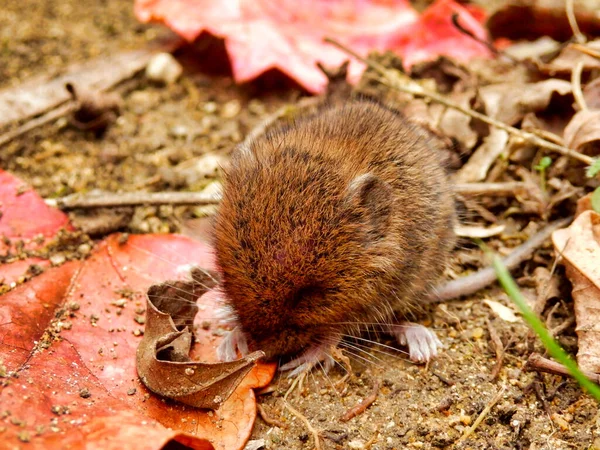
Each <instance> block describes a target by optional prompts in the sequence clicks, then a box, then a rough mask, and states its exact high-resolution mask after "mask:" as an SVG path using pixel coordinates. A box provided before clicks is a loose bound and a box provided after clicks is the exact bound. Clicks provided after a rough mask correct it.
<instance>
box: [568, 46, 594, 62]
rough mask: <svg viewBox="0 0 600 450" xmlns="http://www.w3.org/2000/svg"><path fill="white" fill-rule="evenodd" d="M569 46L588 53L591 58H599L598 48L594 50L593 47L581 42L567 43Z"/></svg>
mask: <svg viewBox="0 0 600 450" xmlns="http://www.w3.org/2000/svg"><path fill="white" fill-rule="evenodd" d="M569 47H571V48H574V49H575V50H577V51H580V52H581V53H585V54H586V55H589V56H591V57H593V58H598V59H600V52H599V51H598V50H594V49H593V48H590V47H587V46H585V45H582V44H569Z"/></svg>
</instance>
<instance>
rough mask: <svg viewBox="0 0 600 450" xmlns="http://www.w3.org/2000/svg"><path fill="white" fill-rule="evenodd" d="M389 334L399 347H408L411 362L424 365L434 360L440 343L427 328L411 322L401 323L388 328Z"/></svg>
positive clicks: (440, 345)
mask: <svg viewBox="0 0 600 450" xmlns="http://www.w3.org/2000/svg"><path fill="white" fill-rule="evenodd" d="M389 331H390V333H391V334H392V335H393V336H394V337H395V338H396V339H397V340H398V343H399V344H400V345H404V346H406V347H408V355H409V358H410V360H411V361H412V362H415V363H425V362H429V361H430V360H431V359H432V358H435V357H436V356H437V354H438V348H441V347H442V343H441V342H440V340H439V339H438V337H437V336H436V335H435V333H434V332H433V331H432V330H430V329H429V328H427V327H425V326H423V325H420V324H418V323H412V322H401V323H399V324H398V325H391V326H390V330H389Z"/></svg>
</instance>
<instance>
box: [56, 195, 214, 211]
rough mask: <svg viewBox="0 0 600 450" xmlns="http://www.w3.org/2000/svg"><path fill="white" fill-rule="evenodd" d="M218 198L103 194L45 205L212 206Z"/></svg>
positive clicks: (67, 207) (104, 206)
mask: <svg viewBox="0 0 600 450" xmlns="http://www.w3.org/2000/svg"><path fill="white" fill-rule="evenodd" d="M219 201H220V196H217V195H214V194H205V193H203V192H122V193H113V192H103V193H100V194H93V195H80V194H73V195H68V196H66V197H61V198H54V199H46V200H45V202H46V204H47V205H50V206H54V207H58V208H60V209H62V210H68V209H74V208H106V207H118V206H139V205H165V204H168V205H212V204H215V203H219Z"/></svg>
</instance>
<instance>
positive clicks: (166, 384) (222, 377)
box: [136, 268, 264, 409]
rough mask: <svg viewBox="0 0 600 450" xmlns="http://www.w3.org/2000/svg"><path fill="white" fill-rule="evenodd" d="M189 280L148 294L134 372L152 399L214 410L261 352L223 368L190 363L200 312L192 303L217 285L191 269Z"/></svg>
mask: <svg viewBox="0 0 600 450" xmlns="http://www.w3.org/2000/svg"><path fill="white" fill-rule="evenodd" d="M191 275H192V279H191V280H190V281H167V282H165V283H161V284H158V285H153V286H151V287H150V289H149V290H148V301H147V303H146V329H145V331H144V337H143V339H142V340H141V342H140V345H139V347H138V349H137V357H136V361H137V372H138V375H139V376H140V378H141V380H142V382H143V383H144V384H145V385H146V387H147V388H148V389H150V390H151V391H152V392H154V393H156V394H159V395H162V396H164V397H167V398H170V399H173V400H177V401H179V402H181V403H185V404H186V405H190V406H194V407H196V408H207V409H215V408H218V407H219V406H221V404H222V403H223V402H224V401H225V400H227V399H228V398H229V397H230V396H231V394H232V393H233V391H234V390H235V388H236V387H237V386H238V385H239V384H240V383H241V382H242V380H243V379H244V377H245V376H246V375H247V374H248V372H250V370H252V368H253V367H254V366H255V363H256V361H257V360H258V359H259V358H261V357H262V356H264V353H262V352H254V353H251V354H249V355H248V356H246V357H244V358H242V359H239V360H236V361H231V362H223V363H202V362H197V361H191V359H190V357H189V353H190V349H191V347H192V341H193V334H192V332H191V331H190V326H191V325H192V324H193V323H194V317H195V316H196V313H197V312H198V305H197V304H196V300H197V299H198V298H199V297H200V296H202V295H203V294H204V293H205V292H207V291H208V290H209V289H211V288H212V287H214V286H215V284H216V280H215V277H214V276H212V275H211V274H210V273H208V272H207V271H203V270H201V269H198V268H194V269H192V272H191Z"/></svg>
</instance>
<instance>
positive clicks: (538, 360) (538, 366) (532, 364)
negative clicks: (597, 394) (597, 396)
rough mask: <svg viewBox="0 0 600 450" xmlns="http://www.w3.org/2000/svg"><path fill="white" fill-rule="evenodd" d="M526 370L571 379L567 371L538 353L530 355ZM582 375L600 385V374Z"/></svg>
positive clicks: (584, 372) (586, 373)
mask: <svg viewBox="0 0 600 450" xmlns="http://www.w3.org/2000/svg"><path fill="white" fill-rule="evenodd" d="M526 367H527V369H528V370H535V371H538V372H545V373H550V374H552V375H562V376H564V377H571V373H570V372H569V370H568V369H567V368H566V367H565V366H563V365H562V364H560V363H557V362H556V361H552V360H550V359H548V358H544V357H543V356H542V355H540V354H539V353H532V354H531V355H530V356H529V359H528V360H527V366H526ZM582 372H583V374H584V375H585V376H586V377H587V378H588V379H589V380H591V381H593V382H594V383H598V384H600V374H598V373H594V372H589V371H582Z"/></svg>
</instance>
